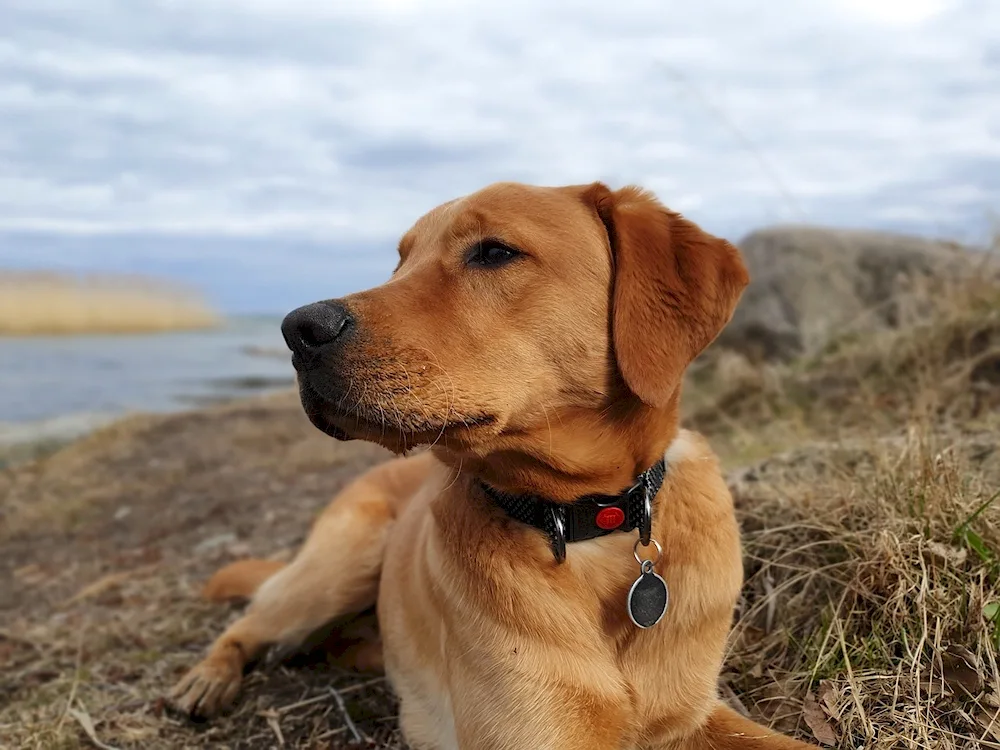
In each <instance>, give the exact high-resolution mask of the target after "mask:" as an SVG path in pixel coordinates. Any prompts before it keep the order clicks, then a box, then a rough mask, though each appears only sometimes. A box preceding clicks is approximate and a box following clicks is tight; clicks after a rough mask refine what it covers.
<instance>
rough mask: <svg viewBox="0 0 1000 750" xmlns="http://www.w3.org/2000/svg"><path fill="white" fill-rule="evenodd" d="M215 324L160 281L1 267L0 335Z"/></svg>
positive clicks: (191, 298)
mask: <svg viewBox="0 0 1000 750" xmlns="http://www.w3.org/2000/svg"><path fill="white" fill-rule="evenodd" d="M218 322H219V315H218V314H217V313H216V312H215V311H214V310H213V309H211V307H210V306H209V305H208V304H207V303H206V302H205V301H204V300H202V299H201V298H200V297H199V296H198V295H196V294H194V293H193V292H191V291H190V290H186V289H182V288H180V287H177V286H175V285H171V284H168V283H166V282H163V281H159V280H154V279H147V278H142V277H135V276H111V275H86V276H84V275H80V276H76V275H70V274H60V273H49V272H25V271H3V270H0V335H8V336H41V335H76V334H98V333H146V332H157V331H172V330H184V329H194V328H207V327H211V326H214V325H216V324H218Z"/></svg>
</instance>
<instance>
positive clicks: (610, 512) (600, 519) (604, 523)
mask: <svg viewBox="0 0 1000 750" xmlns="http://www.w3.org/2000/svg"><path fill="white" fill-rule="evenodd" d="M595 520H596V521H597V525H598V526H600V527H601V528H602V529H605V530H611V529H617V528H618V527H619V526H621V525H622V524H623V523H624V522H625V512H624V511H623V510H622V509H621V508H604V509H603V510H602V511H601V512H599V513H598V514H597V518H596V519H595Z"/></svg>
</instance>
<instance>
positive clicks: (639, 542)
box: [632, 539, 663, 573]
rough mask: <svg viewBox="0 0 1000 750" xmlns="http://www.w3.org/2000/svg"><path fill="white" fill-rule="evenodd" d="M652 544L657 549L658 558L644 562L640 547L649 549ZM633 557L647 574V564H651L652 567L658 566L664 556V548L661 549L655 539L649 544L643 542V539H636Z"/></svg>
mask: <svg viewBox="0 0 1000 750" xmlns="http://www.w3.org/2000/svg"><path fill="white" fill-rule="evenodd" d="M650 544H652V545H653V546H654V547H656V557H654V558H653V559H652V560H644V559H643V558H641V557H639V545H642V546H643V547H648V546H649V545H650ZM632 555H633V556H634V557H635V561H636V562H637V563H639V565H641V566H642V570H643V572H644V573H645V572H647V571H646V563H649V564H650V566H652V565H656V563H658V562H659V561H660V558H661V557H662V556H663V547H661V546H660V543H659V542H658V541H656V540H655V539H650V540H649V541H648V542H643V541H642V539H636V540H635V544H634V545H633V546H632Z"/></svg>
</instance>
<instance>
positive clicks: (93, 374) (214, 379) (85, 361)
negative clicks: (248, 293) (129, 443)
mask: <svg viewBox="0 0 1000 750" xmlns="http://www.w3.org/2000/svg"><path fill="white" fill-rule="evenodd" d="M280 322H281V320H280V318H274V319H271V318H261V317H256V318H238V319H235V320H233V321H231V322H229V323H228V324H227V325H226V326H224V327H222V328H219V329H215V330H208V331H194V332H182V333H165V334H156V335H137V336H80V337H66V338H62V337H53V338H25V339H20V338H0V441H2V439H3V437H4V433H7V434H8V436H9V435H10V434H11V433H12V432H19V433H20V432H23V431H24V430H25V429H28V428H29V426H34V428H35V429H41V430H42V431H43V432H44V429H45V426H46V425H47V426H48V427H49V428H50V429H52V430H55V432H59V431H60V429H61V428H64V429H65V430H69V431H76V432H82V431H84V430H85V429H86V428H87V426H89V425H91V424H95V423H100V422H104V421H108V420H110V419H112V418H114V417H116V416H119V415H121V414H124V413H126V412H135V411H146V412H149V411H158V412H166V411H175V410H178V409H183V408H189V407H191V406H195V405H198V404H203V403H209V402H212V401H217V400H221V399H225V398H229V397H233V396H238V395H243V394H249V393H256V392H261V391H265V390H269V389H274V388H284V387H288V386H290V385H291V384H292V383H293V378H294V371H293V370H292V366H291V361H290V357H291V355H290V354H288V352H287V350H286V349H285V345H284V342H283V341H282V339H281V333H280V331H279V329H278V326H279V325H280Z"/></svg>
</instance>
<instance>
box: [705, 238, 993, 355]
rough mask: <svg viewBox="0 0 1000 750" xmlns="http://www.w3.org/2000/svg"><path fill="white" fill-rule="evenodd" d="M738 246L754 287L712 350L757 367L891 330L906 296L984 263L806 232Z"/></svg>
mask: <svg viewBox="0 0 1000 750" xmlns="http://www.w3.org/2000/svg"><path fill="white" fill-rule="evenodd" d="M738 244H739V246H740V249H741V250H742V251H743V255H744V257H745V258H746V262H747V267H748V268H749V269H750V275H751V282H750V286H749V287H748V288H747V290H746V293H745V294H744V295H743V299H742V300H741V302H740V304H739V306H738V307H737V309H736V313H735V314H734V316H733V320H732V322H731V323H730V324H729V326H728V327H727V328H726V329H725V330H724V331H723V333H722V335H721V336H720V337H719V340H718V342H717V345H718V346H719V347H721V348H725V349H732V350H736V351H738V352H740V353H742V354H744V355H746V356H749V357H751V358H752V359H755V360H760V359H765V360H788V359H791V358H792V357H794V356H796V355H798V354H802V353H811V352H814V351H816V350H818V349H820V348H822V347H823V346H824V345H825V344H826V343H827V342H829V340H830V339H831V337H833V336H834V335H836V334H839V333H842V332H846V331H849V330H871V327H872V326H876V327H892V326H895V325H897V324H898V323H899V322H900V318H901V317H902V311H903V310H904V309H905V308H904V305H905V304H906V301H905V300H906V297H907V295H910V297H911V298H912V297H913V295H915V294H916V292H917V291H918V290H920V289H922V288H926V282H927V281H933V280H935V279H946V278H954V277H955V275H956V274H959V273H961V271H962V270H963V269H964V270H965V272H966V273H968V272H970V270H971V269H975V268H976V263H975V261H976V259H977V258H978V259H980V260H983V261H985V260H986V256H985V255H977V254H976V253H972V252H969V250H968V249H966V248H964V247H962V246H960V245H957V244H955V243H949V242H939V241H933V240H927V239H921V238H918V237H908V236H905V235H897V234H888V233H883V232H871V231H858V230H841V229H825V228H821V227H810V226H777V227H772V228H768V229H762V230H759V231H756V232H753V233H751V234H750V235H748V236H747V237H746V238H745V239H744V240H743V241H741V242H740V243H738ZM922 285H923V286H922Z"/></svg>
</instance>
